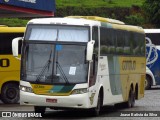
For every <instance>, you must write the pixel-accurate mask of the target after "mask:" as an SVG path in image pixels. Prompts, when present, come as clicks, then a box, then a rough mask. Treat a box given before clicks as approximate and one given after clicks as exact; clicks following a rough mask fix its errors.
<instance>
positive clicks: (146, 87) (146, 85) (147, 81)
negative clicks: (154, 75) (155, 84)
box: [145, 76, 151, 90]
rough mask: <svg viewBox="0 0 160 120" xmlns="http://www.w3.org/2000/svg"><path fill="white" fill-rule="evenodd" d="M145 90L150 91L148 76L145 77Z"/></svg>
mask: <svg viewBox="0 0 160 120" xmlns="http://www.w3.org/2000/svg"><path fill="white" fill-rule="evenodd" d="M145 89H146V90H149V89H151V80H150V78H149V77H148V76H146V80H145Z"/></svg>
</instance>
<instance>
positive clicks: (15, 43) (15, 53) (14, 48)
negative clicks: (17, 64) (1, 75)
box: [12, 37, 23, 60]
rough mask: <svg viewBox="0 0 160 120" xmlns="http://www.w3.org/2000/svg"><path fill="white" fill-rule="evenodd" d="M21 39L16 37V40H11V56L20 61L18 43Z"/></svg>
mask: <svg viewBox="0 0 160 120" xmlns="http://www.w3.org/2000/svg"><path fill="white" fill-rule="evenodd" d="M22 39H23V38H22V37H17V38H14V39H13V40H12V53H13V56H14V57H15V58H17V59H19V60H20V58H19V57H18V48H19V44H18V43H19V41H20V40H22Z"/></svg>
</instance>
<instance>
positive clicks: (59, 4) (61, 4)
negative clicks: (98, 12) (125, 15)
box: [56, 0, 145, 7]
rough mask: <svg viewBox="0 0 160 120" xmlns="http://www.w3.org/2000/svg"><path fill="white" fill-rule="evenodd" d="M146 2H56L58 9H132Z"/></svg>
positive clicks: (110, 0)
mask: <svg viewBox="0 0 160 120" xmlns="http://www.w3.org/2000/svg"><path fill="white" fill-rule="evenodd" d="M144 1H145V0H56V6H57V7H65V6H73V7H76V6H77V7H131V6H132V5H137V6H141V5H142V4H143V2H144Z"/></svg>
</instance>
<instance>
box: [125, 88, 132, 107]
mask: <svg viewBox="0 0 160 120" xmlns="http://www.w3.org/2000/svg"><path fill="white" fill-rule="evenodd" d="M124 104H125V106H126V107H127V108H131V107H134V105H135V94H134V91H133V89H131V90H130V92H129V96H128V101H127V102H125V103H124Z"/></svg>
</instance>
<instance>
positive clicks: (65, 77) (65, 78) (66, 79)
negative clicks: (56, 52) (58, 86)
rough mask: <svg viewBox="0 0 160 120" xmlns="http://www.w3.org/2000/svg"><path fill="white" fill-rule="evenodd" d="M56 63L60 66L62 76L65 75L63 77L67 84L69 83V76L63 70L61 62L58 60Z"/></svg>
mask: <svg viewBox="0 0 160 120" xmlns="http://www.w3.org/2000/svg"><path fill="white" fill-rule="evenodd" d="M56 64H57V67H58V69H59V71H60V73H61V74H62V76H63V79H64V80H65V81H66V83H67V84H69V81H68V78H67V76H66V75H65V73H64V71H63V69H62V67H61V65H60V64H59V62H58V61H56Z"/></svg>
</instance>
